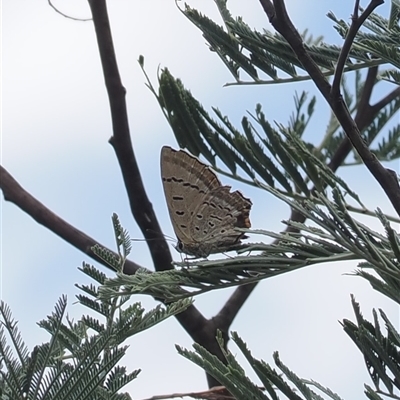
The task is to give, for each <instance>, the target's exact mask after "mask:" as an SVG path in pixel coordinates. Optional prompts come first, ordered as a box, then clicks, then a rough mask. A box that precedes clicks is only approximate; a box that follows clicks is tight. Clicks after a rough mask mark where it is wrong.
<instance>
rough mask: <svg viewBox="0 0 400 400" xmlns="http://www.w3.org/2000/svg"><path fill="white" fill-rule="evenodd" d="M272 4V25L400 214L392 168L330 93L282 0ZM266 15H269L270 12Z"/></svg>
mask: <svg viewBox="0 0 400 400" xmlns="http://www.w3.org/2000/svg"><path fill="white" fill-rule="evenodd" d="M260 2H261V4H263V3H265V2H267V3H270V2H268V1H267V0H260ZM381 3H382V0H371V2H370V5H369V6H368V7H367V9H368V10H370V11H371V9H373V8H376V5H379V4H381ZM274 6H275V14H274V17H273V18H272V19H271V18H270V21H271V23H272V25H273V26H274V28H275V29H276V30H277V31H278V32H279V33H280V34H281V35H282V36H283V37H284V38H285V39H286V40H287V42H288V43H289V44H290V46H291V47H292V49H293V51H294V52H295V54H296V56H297V58H298V59H299V60H300V61H301V63H302V64H303V66H304V68H305V70H306V71H307V73H308V74H309V75H310V77H311V78H312V80H313V81H314V83H315V84H316V86H317V87H318V88H319V90H320V92H321V93H322V95H323V96H324V97H325V99H326V101H327V102H328V104H329V105H330V107H331V109H332V111H333V112H334V114H335V115H336V118H337V119H338V121H339V123H340V125H341V126H342V128H343V130H344V131H345V133H346V135H347V137H348V138H349V140H350V142H351V143H352V145H353V147H354V148H355V149H356V151H357V153H358V154H359V156H360V157H361V159H362V160H363V161H364V164H365V166H366V167H367V168H368V170H369V171H370V172H371V174H372V175H373V176H374V178H375V179H376V180H377V181H378V182H379V184H380V185H381V187H382V189H383V190H384V191H385V193H386V195H387V196H388V199H389V200H390V202H391V203H392V205H393V208H394V209H395V210H396V212H397V214H398V215H400V186H399V182H398V180H397V177H396V174H395V173H394V172H393V171H391V170H389V169H386V168H385V167H383V166H382V164H381V163H380V162H379V160H378V159H377V158H376V156H375V155H374V154H373V153H372V152H371V151H370V149H369V147H368V145H367V143H365V141H364V140H363V138H362V137H361V134H360V131H359V130H358V127H357V124H356V123H355V121H354V120H353V119H352V117H351V115H350V113H349V110H348V109H347V106H346V104H345V103H344V101H343V98H342V96H341V95H340V94H338V95H337V96H332V92H331V86H330V84H329V82H327V80H326V79H325V77H324V75H323V74H322V73H321V71H320V70H319V68H318V66H317V64H316V63H315V62H314V61H313V59H312V58H311V56H310V55H309V54H308V52H307V51H306V49H305V47H304V44H303V41H302V39H301V36H300V35H299V33H298V32H297V30H296V29H295V27H294V25H293V24H292V22H291V20H290V18H289V16H288V15H287V12H286V9H285V4H284V1H283V0H274ZM264 9H265V7H264ZM269 12H270V11H269ZM371 12H372V11H371ZM268 16H269V17H270V15H269V14H268ZM353 24H354V25H355V26H357V24H356V22H355V19H353V22H352V25H353Z"/></svg>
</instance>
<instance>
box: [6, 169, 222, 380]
mask: <svg viewBox="0 0 400 400" xmlns="http://www.w3.org/2000/svg"><path fill="white" fill-rule="evenodd" d="M0 189H1V190H2V192H3V195H4V199H5V200H6V201H10V202H12V203H14V204H15V205H16V206H17V207H19V208H20V209H21V210H23V211H24V212H26V213H27V214H28V215H29V216H31V217H32V218H33V219H34V220H35V221H36V222H37V223H38V224H40V225H42V226H44V227H45V228H47V229H49V230H50V231H51V232H53V233H55V234H56V235H57V236H59V237H61V238H62V239H64V240H65V241H66V242H67V243H69V244H71V245H72V246H74V247H76V248H77V249H79V250H81V251H82V252H83V253H85V254H86V255H88V256H89V257H91V258H93V259H94V260H96V261H97V262H99V263H100V264H102V265H104V266H106V267H107V268H110V266H109V265H108V264H106V263H105V262H104V260H103V259H101V258H98V257H97V256H96V254H94V253H93V251H92V247H93V246H94V245H95V244H99V242H97V241H96V240H94V239H93V238H91V237H89V236H88V235H86V234H85V233H83V232H82V231H80V230H78V229H76V228H75V227H73V226H72V225H70V224H69V223H68V222H66V221H64V220H63V219H62V218H60V217H58V216H57V215H56V214H54V213H53V212H52V211H50V210H49V209H48V208H47V207H45V206H44V205H43V204H42V203H41V202H40V201H38V200H37V199H35V198H34V197H33V196H32V195H31V194H29V193H28V192H27V191H26V190H25V189H24V188H23V187H22V186H21V185H20V184H19V183H18V182H17V181H16V180H15V179H14V178H13V177H12V176H11V175H10V174H9V173H8V171H7V170H6V169H5V168H4V167H2V166H0ZM100 246H102V245H101V244H100ZM102 247H105V246H102ZM109 251H111V250H109ZM115 256H116V257H117V256H118V255H117V254H115ZM139 268H141V266H140V265H138V264H136V263H135V262H133V261H130V260H126V262H125V267H124V272H125V273H126V274H128V275H133V274H134V273H135V272H136V271H137V270H138V269H139ZM175 317H176V319H177V320H178V321H179V323H180V324H181V325H182V327H183V328H184V329H185V330H186V332H188V334H189V335H190V336H191V337H192V339H193V340H194V341H195V342H198V343H200V344H201V345H202V346H203V347H205V348H207V349H208V350H209V351H211V349H212V350H213V351H214V354H217V355H218V357H221V359H223V355H222V352H221V349H220V348H219V347H218V345H217V342H216V340H215V336H216V327H215V326H214V323H213V322H212V321H210V320H207V319H206V318H204V316H203V315H202V314H201V313H200V312H199V311H198V310H197V309H196V307H194V306H193V305H192V306H190V307H189V308H187V309H186V310H185V311H183V312H182V313H180V314H178V315H176V316H175ZM209 382H210V385H211V386H210V387H212V386H216V383H217V381H216V380H215V379H213V378H212V377H209Z"/></svg>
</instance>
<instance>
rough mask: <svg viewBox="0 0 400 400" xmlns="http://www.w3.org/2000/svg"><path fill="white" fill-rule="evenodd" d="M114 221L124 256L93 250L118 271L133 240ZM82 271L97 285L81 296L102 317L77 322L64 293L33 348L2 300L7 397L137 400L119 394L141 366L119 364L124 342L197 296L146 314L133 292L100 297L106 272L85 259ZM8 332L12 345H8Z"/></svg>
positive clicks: (3, 390)
mask: <svg viewBox="0 0 400 400" xmlns="http://www.w3.org/2000/svg"><path fill="white" fill-rule="evenodd" d="M112 219H113V227H114V233H115V238H116V243H117V246H118V254H119V256H118V257H115V256H111V254H112V253H111V252H109V251H105V249H102V248H100V247H99V246H96V247H95V248H94V249H93V250H94V252H95V253H96V254H97V255H98V256H101V257H103V259H104V260H107V261H108V262H109V263H110V266H112V267H113V268H114V269H116V270H118V271H122V269H123V265H124V262H125V260H126V257H127V256H128V255H129V252H130V248H131V241H130V238H129V235H128V233H127V232H126V231H125V230H124V229H123V228H122V227H121V224H120V222H119V219H118V217H117V216H116V215H115V214H114V215H113V218H112ZM81 271H82V272H84V273H85V274H86V275H87V276H89V277H90V278H92V279H93V280H94V281H95V282H96V285H94V284H89V285H76V286H77V287H78V288H79V289H80V290H81V291H82V292H83V293H84V294H79V295H77V298H78V300H79V302H80V303H81V304H82V305H84V306H86V307H88V308H89V309H91V310H92V311H94V312H95V313H97V314H98V315H99V316H100V319H97V318H95V317H94V316H93V313H92V315H86V316H82V318H81V319H80V320H79V321H77V322H74V321H71V320H70V319H69V318H68V317H65V312H66V307H67V300H66V297H65V296H63V297H61V299H60V300H59V302H58V303H57V304H56V307H55V311H54V312H53V313H52V314H51V315H49V316H48V317H47V319H46V320H42V321H40V322H39V324H38V325H39V326H40V327H41V328H43V329H45V330H46V331H47V332H48V333H49V334H50V337H51V339H50V341H49V342H48V343H44V344H42V345H39V346H35V348H34V349H33V350H32V352H29V351H28V349H27V347H26V345H25V344H24V342H23V341H22V338H21V335H20V333H19V331H18V329H17V327H16V323H15V321H14V320H13V318H12V316H11V312H10V309H9V307H8V306H7V305H6V304H5V303H3V302H2V303H1V304H0V322H1V324H2V327H1V328H0V398H1V399H10V400H11V399H12V400H18V399H21V400H22V399H27V398H29V399H32V400H36V399H37V400H56V399H60V400H61V399H65V400H73V399H77V400H84V399H90V400H92V399H102V400H128V399H131V397H130V395H128V394H127V393H119V392H120V390H121V389H122V388H123V387H124V386H126V385H127V384H128V383H129V382H131V381H132V380H134V379H135V378H136V377H137V375H138V374H139V372H140V370H136V371H133V372H130V373H127V371H126V368H125V367H122V366H120V365H118V364H119V363H120V361H121V359H122V357H123V356H124V355H125V354H126V350H127V348H128V346H126V345H122V344H123V343H124V342H125V341H126V340H127V339H128V338H130V337H131V336H133V335H135V334H137V333H139V332H142V331H143V330H145V329H149V328H151V327H152V326H154V325H156V324H158V323H160V322H161V321H163V320H165V319H166V318H169V317H170V316H172V315H176V314H178V313H180V312H182V311H184V310H185V309H186V308H187V307H188V306H189V305H190V304H191V300H190V299H186V300H183V301H179V302H176V303H173V304H171V305H168V306H165V307H164V306H162V305H158V306H157V307H155V308H154V309H153V310H151V311H148V312H145V310H144V309H143V307H142V306H141V305H140V303H134V304H128V301H129V300H130V297H129V296H120V297H118V298H114V299H111V300H109V301H108V300H107V301H103V300H102V299H100V298H99V290H98V287H97V284H104V283H105V281H106V279H107V278H106V275H105V274H104V273H102V272H100V271H98V270H97V269H96V268H94V267H93V266H90V265H88V264H85V263H84V264H83V266H82V268H81ZM64 319H66V321H65V322H64ZM6 334H7V335H8V337H9V340H10V341H11V344H12V347H11V346H10V345H9V344H8V343H7V335H6Z"/></svg>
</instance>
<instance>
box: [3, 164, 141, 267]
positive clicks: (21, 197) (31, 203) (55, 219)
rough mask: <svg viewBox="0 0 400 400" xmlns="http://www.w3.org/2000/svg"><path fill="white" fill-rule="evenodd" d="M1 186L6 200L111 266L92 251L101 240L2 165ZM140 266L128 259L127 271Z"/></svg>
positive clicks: (89, 254)
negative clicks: (35, 194) (37, 195)
mask: <svg viewBox="0 0 400 400" xmlns="http://www.w3.org/2000/svg"><path fill="white" fill-rule="evenodd" d="M0 188H1V190H2V191H3V195H4V199H5V200H6V201H10V202H12V203H14V204H15V205H16V206H17V207H19V208H20V209H21V210H23V211H25V212H26V213H27V214H28V215H29V216H31V217H32V218H33V219H34V220H35V221H36V222H37V223H38V224H40V225H43V226H44V227H45V228H47V229H49V230H50V231H51V232H53V233H55V234H56V235H57V236H59V237H60V238H62V239H64V240H65V241H66V242H67V243H69V244H72V246H74V247H76V248H77V249H79V250H81V251H82V252H83V253H85V254H86V255H88V256H89V257H91V258H93V259H94V260H96V261H97V262H99V263H100V264H102V265H105V266H106V267H108V268H110V266H109V265H108V264H106V263H105V262H104V261H103V260H102V259H101V258H99V257H97V256H96V254H94V253H93V251H92V247H93V246H94V245H95V244H99V242H97V241H96V240H94V239H93V238H91V237H90V236H88V235H86V234H85V233H83V232H82V231H80V230H78V229H76V228H75V227H73V226H72V225H70V224H69V223H68V222H66V221H64V220H63V219H62V218H60V217H59V216H58V215H56V214H54V213H53V212H52V211H50V210H49V209H48V208H47V207H45V206H44V205H43V204H42V203H41V202H40V201H38V200H36V199H35V198H34V197H33V196H32V195H31V194H29V193H28V192H27V191H26V190H25V189H24V188H23V187H22V186H21V185H20V184H19V183H18V182H17V181H16V180H15V179H14V178H13V177H12V176H11V175H10V174H9V173H8V171H7V170H6V169H5V168H4V167H2V166H0ZM100 246H102V245H100ZM103 247H104V246H103ZM115 256H117V254H115ZM139 268H140V265H138V264H136V263H134V262H133V261H129V260H126V263H125V273H127V274H129V275H132V274H134V273H135V272H136V271H137V270H138V269H139Z"/></svg>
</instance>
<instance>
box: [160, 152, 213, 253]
mask: <svg viewBox="0 0 400 400" xmlns="http://www.w3.org/2000/svg"><path fill="white" fill-rule="evenodd" d="M161 176H162V182H163V187H164V193H165V199H166V201H167V206H168V211H169V215H170V218H171V223H172V227H173V228H174V231H175V234H176V236H177V238H178V241H179V242H180V243H181V245H179V244H178V247H179V248H180V249H181V250H182V251H183V252H185V253H187V254H192V255H194V254H193V253H192V252H190V249H191V248H196V246H197V244H196V243H193V238H192V233H191V232H192V228H191V224H192V220H193V215H194V214H195V211H196V209H197V208H198V205H199V204H202V202H203V198H204V197H205V196H206V195H207V193H209V192H210V191H213V190H216V189H218V188H219V187H221V183H220V181H219V180H218V178H217V176H216V175H215V173H214V172H212V171H211V170H210V169H209V168H208V167H207V166H205V165H204V164H202V163H201V162H200V161H199V160H198V159H197V158H195V157H193V156H191V155H190V154H188V153H186V152H185V151H182V150H179V151H177V150H174V149H172V148H171V147H168V146H164V147H163V148H162V150H161ZM185 248H187V249H188V252H187V251H185Z"/></svg>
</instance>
